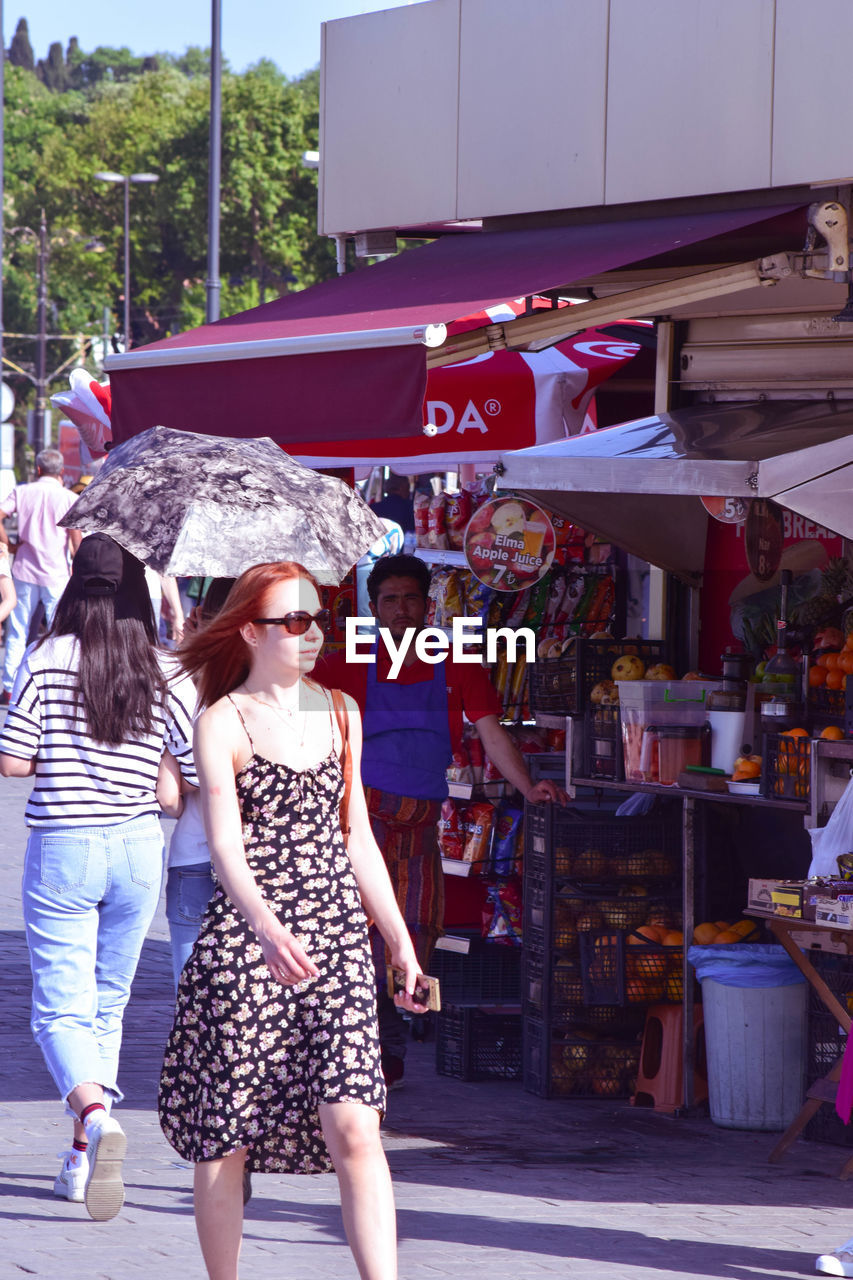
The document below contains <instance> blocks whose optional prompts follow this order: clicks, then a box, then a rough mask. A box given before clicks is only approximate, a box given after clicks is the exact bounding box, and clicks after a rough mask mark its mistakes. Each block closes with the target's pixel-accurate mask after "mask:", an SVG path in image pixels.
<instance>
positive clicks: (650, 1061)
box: [631, 1004, 708, 1111]
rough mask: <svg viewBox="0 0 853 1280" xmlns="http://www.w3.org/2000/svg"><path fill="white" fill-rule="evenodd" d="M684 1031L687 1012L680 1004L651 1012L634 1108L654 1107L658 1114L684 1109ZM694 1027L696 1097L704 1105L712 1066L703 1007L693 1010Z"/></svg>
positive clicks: (650, 1009) (659, 1007)
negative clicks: (709, 1057)
mask: <svg viewBox="0 0 853 1280" xmlns="http://www.w3.org/2000/svg"><path fill="white" fill-rule="evenodd" d="M683 1028H684V1010H683V1009H682V1007H681V1005H680V1004H653V1005H651V1006H650V1008H649V1009H648V1012H647V1013H646V1026H645V1030H644V1031H643V1046H642V1049H641V1050H640V1066H639V1070H638V1072H637V1091H636V1093H635V1094H634V1096H633V1098H632V1099H631V1102H632V1104H633V1106H635V1107H654V1109H655V1111H678V1110H679V1109H680V1108H681V1107H683V1106H684V1070H683V1066H682V1055H683V1045H682V1040H683ZM693 1028H694V1035H695V1037H696V1054H695V1067H694V1073H693V1098H694V1101H695V1102H701V1101H702V1100H703V1099H704V1098H707V1096H708V1066H707V1059H706V1057H705V1024H704V1018H703V1016H702V1006H701V1005H700V1004H697V1005H694V1007H693Z"/></svg>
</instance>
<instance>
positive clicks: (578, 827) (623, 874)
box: [524, 804, 681, 890]
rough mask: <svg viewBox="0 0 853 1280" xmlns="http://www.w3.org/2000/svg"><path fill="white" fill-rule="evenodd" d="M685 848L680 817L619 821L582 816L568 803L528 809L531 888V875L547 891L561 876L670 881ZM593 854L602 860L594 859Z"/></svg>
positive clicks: (527, 854) (526, 854) (526, 845)
mask: <svg viewBox="0 0 853 1280" xmlns="http://www.w3.org/2000/svg"><path fill="white" fill-rule="evenodd" d="M680 849H681V825H680V821H679V820H678V818H677V817H676V820H673V818H671V817H669V816H667V815H662V816H655V815H652V816H649V817H645V818H617V817H616V816H615V815H614V814H612V813H606V814H601V815H598V814H590V813H578V811H576V810H574V809H572V808H571V806H564V805H555V804H548V805H545V804H541V805H526V806H525V810H524V874H525V890H526V885H527V879H528V877H529V876H531V877H538V878H539V879H540V880H541V881H542V882H543V883H544V884H545V885H546V886H547V887H550V886H551V884H552V882H553V881H554V880H555V879H559V878H563V879H572V878H574V879H581V878H583V879H589V880H592V881H594V882H595V881H599V882H600V881H607V880H616V879H625V878H633V877H635V876H636V877H641V878H649V877H651V878H654V877H660V878H662V879H668V878H670V877H671V876H672V875H673V874H674V873H675V872H676V871H677V869H678V867H679V862H678V858H679V855H680ZM592 854H595V855H598V857H597V859H591V858H590V855H592ZM651 855H654V856H651Z"/></svg>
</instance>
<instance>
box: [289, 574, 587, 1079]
mask: <svg viewBox="0 0 853 1280" xmlns="http://www.w3.org/2000/svg"><path fill="white" fill-rule="evenodd" d="M429 582H430V571H429V569H428V567H427V566H426V564H424V562H423V561H422V560H419V559H418V557H417V556H410V555H395V556H385V557H383V558H382V559H380V560H378V561H377V562H376V564H375V565H374V568H373V570H372V572H371V574H370V577H369V578H368V580H367V589H368V594H369V598H370V608H371V612H372V613H373V615H374V617H375V618H376V621H377V624H378V627H385V628H387V629H388V631H390V633H391V636H392V637H393V639H394V641H395V643H397V644H399V642H400V640H401V639H402V638H403V636H404V634H405V632H406V631H407V630H409V629H413V630H414V631H415V632H417V631H420V630H421V628H422V627H423V625H424V620H425V617H426V608H427V592H428V590H429ZM390 667H391V659H390V656H389V654H388V652H387V650H386V648H385V645H384V644H383V643H382V641H381V640H379V641H378V642H377V645H376V648H375V661H374V662H370V663H359V664H352V665H347V663H346V661H345V657H344V654H343V653H338V654H332V655H329V656H328V657H324V658H322V659H321V661H320V662H319V663H318V664H317V666H316V667H315V669H314V672H313V675H314V677H315V678H316V679H317V680H319V681H320V682H321V683H322V684H324V685H326V686H327V687H328V688H340V689H343V690H345V692H347V693H349V694H351V695H352V696H353V697H354V698H355V700H356V702H357V703H358V704H359V707H360V708H361V713H362V720H363V731H364V746H363V749H362V761H361V776H362V780H363V782H364V789H365V796H366V797H367V808H368V812H369V814H370V824H371V827H372V829H373V834H374V837H375V839H376V842H377V844H378V845H379V848H380V849H381V850H382V852H383V854H384V857H385V861H386V864H387V866H388V871H389V873H390V876H391V881H392V883H393V884H394V887H395V891H396V894H397V901H398V903H399V905H400V910H401V911H402V913H403V917H404V919H405V921H406V924H407V925H408V926H409V931H410V933H411V935H412V940H413V942H414V944H415V949H416V951H417V955H418V960H419V961H420V964H421V968H422V970H423V972H424V973H429V961H430V956H431V954H432V949H433V947H434V945H435V941H436V939H437V938H438V937H439V935H440V934H441V932H442V926H443V922H444V873H443V871H442V867H441V855H440V851H439V847H438V820H439V817H440V815H441V803H442V801H443V800H444V799H445V798H446V797H447V794H448V787H447V777H446V772H447V766H448V765H449V764H450V761H451V757H452V754H453V748H454V746H455V745H456V744H457V743H458V742H460V741H461V738H462V724H463V713H464V715H465V717H466V718H467V719H468V720H469V721H471V723H472V724H474V725H476V727H477V732H478V734H479V736H480V738H481V740H482V743H483V748H484V750H485V752H486V754H487V755H488V756H489V758H490V759H491V760H492V762H493V763H494V764H495V765H496V766H497V768H498V769H499V770H500V771H501V773H502V774H503V775H504V777H505V778H506V779H507V780H508V781H509V782H511V783H512V784H513V786H515V787H516V788H517V789H518V790H519V791H520V792H521V793H522V795H523V796H524V797H525V799H527V800H530V801H531V802H533V803H537V802H539V801H543V800H561V799H565V796H564V794H563V793H562V792H560V791H559V789H558V788H557V787H556V786H555V784H554V783H553V782H551V781H542V782H538V783H534V782H532V781H531V778H530V774H529V773H528V771H527V768H526V766H525V764H524V761H523V759H522V757H521V755H520V753H519V752H518V751H517V750H516V747H515V745H514V743H513V741H512V739H511V738H510V736H509V734H508V733H507V732H506V730H505V729H504V728H503V726H502V725H501V724H500V722H499V718H498V717H499V715H500V712H501V705H500V702H499V700H498V696H497V694H496V693H495V690H494V688H493V687H492V684H491V682H490V680H489V677H488V674H487V673H486V671H485V670H484V669H483V668H482V667H481V666H479V665H477V664H475V663H456V662H454V661H453V659H452V658H451V657H450V656H447V657H446V658H445V660H444V661H442V662H437V663H435V664H431V663H425V662H422V661H421V660H420V659H419V658H418V657H417V655H416V653H415V647H414V644H410V645H409V647H408V649H407V651H406V656H405V658H404V659H403V663H402V667H401V669H400V671H399V672H398V674H397V677H396V679H393V680H392V679H391V678H390ZM374 960H375V963H376V967H377V979H378V984H379V1001H378V1003H379V1034H380V1039H381V1043H382V1065H383V1070H384V1071H385V1078H386V1081H387V1083H388V1085H389V1087H393V1086H394V1085H395V1084H399V1082H400V1081H401V1079H402V1076H403V1059H404V1057H405V1053H406V1027H405V1024H404V1023H403V1021H402V1019H401V1018H400V1016H399V1014H398V1013H397V1010H396V1007H395V1006H394V1003H393V1001H392V1000H391V999H390V997H389V996H388V994H387V992H386V991H385V954H384V947H383V946H382V945H381V941H380V944H379V945H377V946H376V947H375V949H374Z"/></svg>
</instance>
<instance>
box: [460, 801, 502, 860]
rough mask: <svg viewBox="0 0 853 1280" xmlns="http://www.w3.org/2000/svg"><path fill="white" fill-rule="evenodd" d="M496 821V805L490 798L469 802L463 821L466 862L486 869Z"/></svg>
mask: <svg viewBox="0 0 853 1280" xmlns="http://www.w3.org/2000/svg"><path fill="white" fill-rule="evenodd" d="M494 821H495V809H494V805H491V804H489V802H488V800H477V801H476V802H475V803H474V804H469V805H468V808H467V809H466V810H465V820H464V823H463V826H464V829H465V851H464V853H463V855H462V858H463V861H464V862H471V863H473V864H474V865H475V866H477V867H479V868H480V870H481V871H483V870H484V869H485V866H486V860H487V858H488V856H489V844H490V842H491V839H492V827H493V826H494Z"/></svg>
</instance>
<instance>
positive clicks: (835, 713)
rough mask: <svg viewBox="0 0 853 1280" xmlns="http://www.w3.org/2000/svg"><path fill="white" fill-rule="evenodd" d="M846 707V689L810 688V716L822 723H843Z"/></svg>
mask: <svg viewBox="0 0 853 1280" xmlns="http://www.w3.org/2000/svg"><path fill="white" fill-rule="evenodd" d="M846 707H847V691H846V690H845V689H823V688H819V689H809V692H808V710H809V716H810V717H811V718H812V719H814V720H819V721H820V722H821V723H822V724H839V725H840V724H843V723H844V712H845V710H846Z"/></svg>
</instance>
